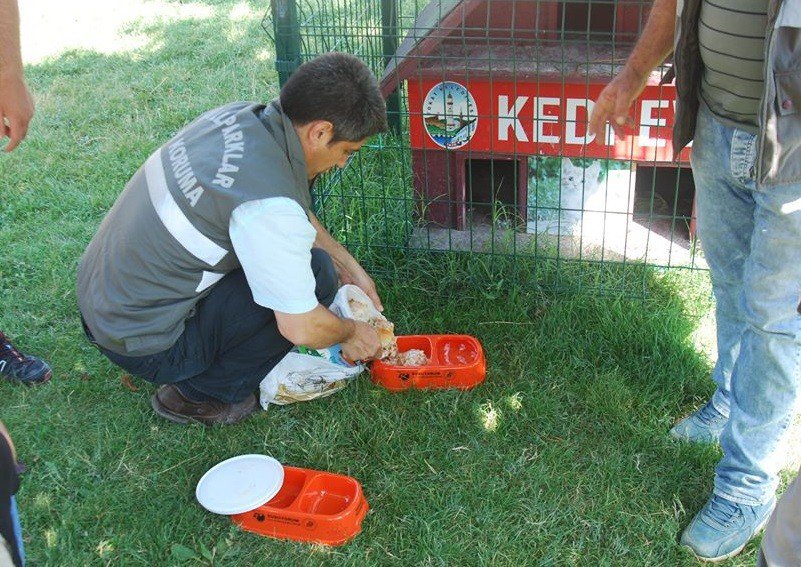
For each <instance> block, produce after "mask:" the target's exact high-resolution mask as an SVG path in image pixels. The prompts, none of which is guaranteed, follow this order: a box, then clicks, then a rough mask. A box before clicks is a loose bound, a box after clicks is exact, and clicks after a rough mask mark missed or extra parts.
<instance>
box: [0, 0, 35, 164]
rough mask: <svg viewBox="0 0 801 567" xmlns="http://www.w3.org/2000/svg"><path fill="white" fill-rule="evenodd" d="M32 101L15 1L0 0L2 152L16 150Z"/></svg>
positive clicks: (27, 121) (31, 113) (26, 123)
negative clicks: (23, 68) (7, 140)
mask: <svg viewBox="0 0 801 567" xmlns="http://www.w3.org/2000/svg"><path fill="white" fill-rule="evenodd" d="M31 118H33V99H32V98H31V94H30V92H28V87H27V86H26V85H25V77H24V74H23V70H22V55H21V53H20V43H19V8H18V6H17V0H0V139H2V138H5V137H8V138H9V142H8V144H7V145H6V147H5V148H4V150H3V151H5V152H10V151H12V150H13V149H14V148H16V147H17V146H18V145H19V143H20V142H21V141H22V140H23V138H25V135H26V134H27V133H28V123H30V121H31Z"/></svg>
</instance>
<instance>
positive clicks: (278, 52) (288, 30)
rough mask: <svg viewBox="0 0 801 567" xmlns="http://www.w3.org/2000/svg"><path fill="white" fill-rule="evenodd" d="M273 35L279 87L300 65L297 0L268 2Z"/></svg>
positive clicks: (273, 0) (271, 0)
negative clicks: (271, 14)
mask: <svg viewBox="0 0 801 567" xmlns="http://www.w3.org/2000/svg"><path fill="white" fill-rule="evenodd" d="M270 5H271V7H272V13H273V31H274V33H275V70H276V71H278V81H279V83H280V84H281V86H283V85H284V83H286V81H287V79H289V76H290V75H291V74H292V73H294V72H295V69H297V68H298V67H299V66H300V64H301V56H300V26H299V24H298V5H297V0H270Z"/></svg>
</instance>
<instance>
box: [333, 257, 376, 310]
mask: <svg viewBox="0 0 801 567" xmlns="http://www.w3.org/2000/svg"><path fill="white" fill-rule="evenodd" d="M334 266H335V267H336V269H337V273H338V274H339V279H340V281H341V282H342V283H343V284H353V285H356V286H359V287H360V288H361V290H362V291H363V292H364V293H366V294H367V297H369V298H370V300H371V301H372V302H373V305H375V308H376V309H378V310H379V311H383V310H384V306H383V305H382V304H381V298H379V297H378V291H377V290H376V288H375V282H374V281H373V278H371V277H370V275H369V274H368V273H367V271H365V269H364V268H362V266H361V264H358V263H355V266H351V267H350V268H345V267H343V266H341V265H339V264H337V263H336V262H335V263H334Z"/></svg>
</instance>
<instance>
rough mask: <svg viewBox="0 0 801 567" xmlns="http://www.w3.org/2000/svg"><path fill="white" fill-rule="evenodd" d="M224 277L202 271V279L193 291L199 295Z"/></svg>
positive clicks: (216, 273)
mask: <svg viewBox="0 0 801 567" xmlns="http://www.w3.org/2000/svg"><path fill="white" fill-rule="evenodd" d="M224 276H225V274H220V273H218V272H207V271H206V270H203V277H202V278H201V279H200V283H199V284H197V287H196V288H195V291H196V292H197V293H200V292H201V291H203V290H205V289H208V288H210V287H211V286H213V285H214V284H216V283H217V282H218V281H220V280H221V279H223V277H224Z"/></svg>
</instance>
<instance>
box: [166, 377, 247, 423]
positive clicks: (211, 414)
mask: <svg viewBox="0 0 801 567" xmlns="http://www.w3.org/2000/svg"><path fill="white" fill-rule="evenodd" d="M150 405H151V406H153V411H155V412H156V413H157V414H158V415H160V416H161V417H163V418H164V419H168V420H170V421H174V422H175V423H190V422H192V421H196V422H198V423H202V424H203V425H216V424H222V425H230V424H232V423H238V422H240V421H242V420H243V419H245V418H246V417H247V416H249V415H250V414H251V413H253V412H254V411H256V408H258V403H257V402H256V397H255V396H253V395H250V396H248V397H247V398H246V399H245V400H244V401H242V402H239V403H237V404H227V403H225V402H221V401H219V400H214V401H210V402H193V401H192V400H190V399H188V398H187V397H186V396H184V395H183V394H182V393H181V391H180V390H179V389H178V388H177V387H176V386H174V385H172V384H165V385H163V386H160V387H159V389H158V390H156V393H155V394H153V397H151V398H150Z"/></svg>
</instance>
